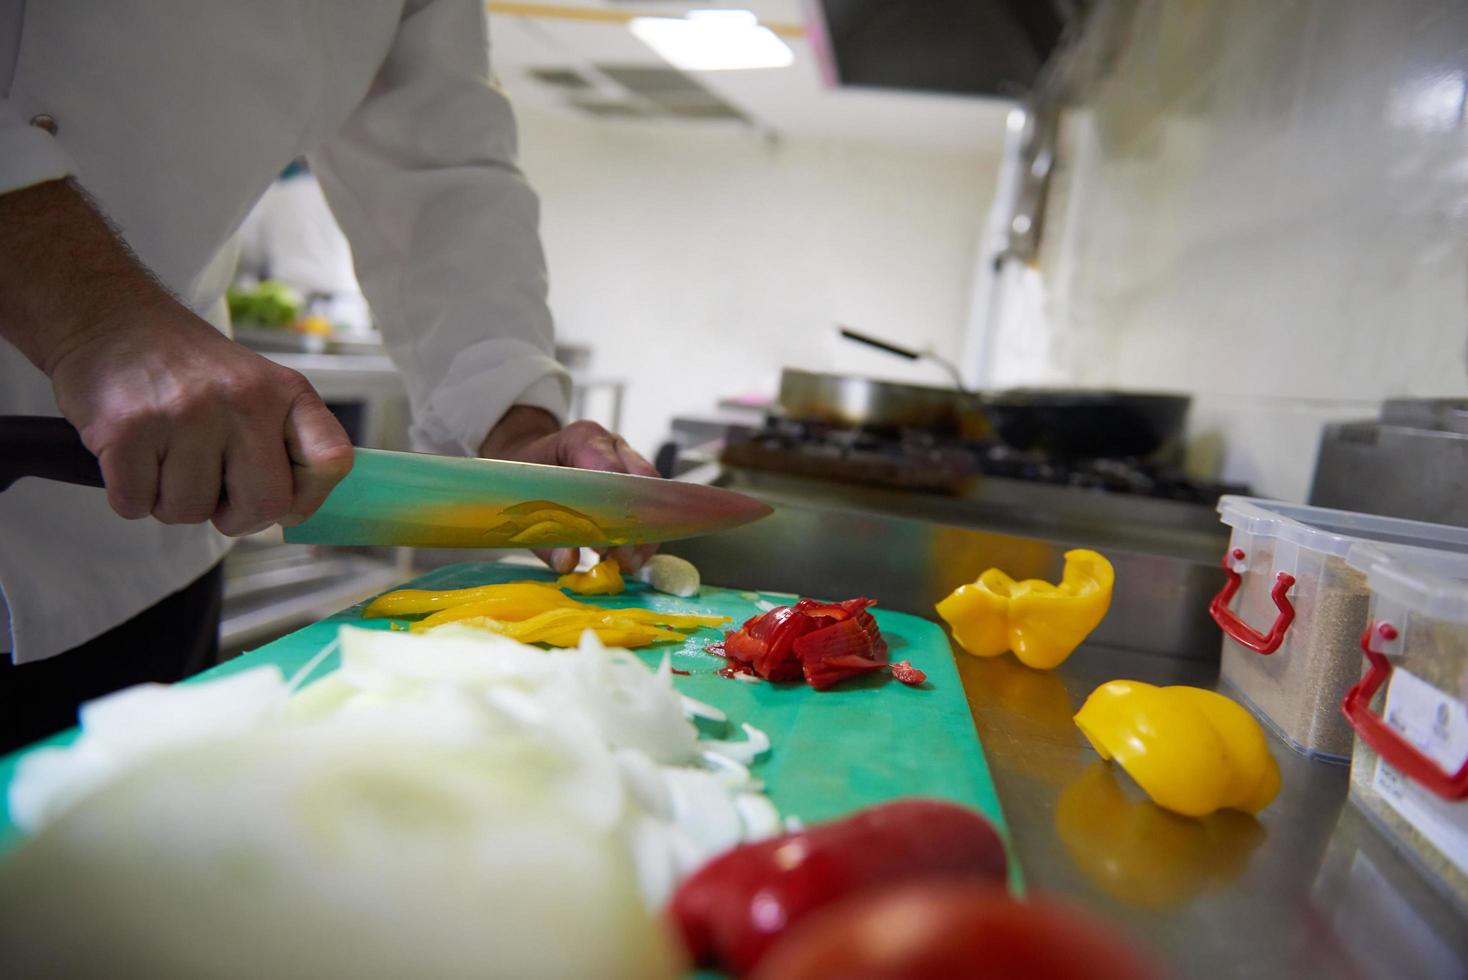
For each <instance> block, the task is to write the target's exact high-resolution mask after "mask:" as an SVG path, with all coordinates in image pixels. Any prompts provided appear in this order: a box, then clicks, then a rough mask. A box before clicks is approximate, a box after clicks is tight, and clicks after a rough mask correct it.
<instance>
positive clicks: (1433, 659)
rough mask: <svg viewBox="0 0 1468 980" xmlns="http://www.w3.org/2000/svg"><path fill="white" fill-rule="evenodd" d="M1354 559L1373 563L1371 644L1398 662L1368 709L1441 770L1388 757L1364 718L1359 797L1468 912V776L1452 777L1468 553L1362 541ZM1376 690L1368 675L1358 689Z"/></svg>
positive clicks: (1464, 691) (1465, 686)
mask: <svg viewBox="0 0 1468 980" xmlns="http://www.w3.org/2000/svg"><path fill="white" fill-rule="evenodd" d="M1352 561H1353V563H1356V564H1360V565H1362V566H1364V567H1367V568H1368V575H1367V578H1368V582H1369V584H1370V587H1371V591H1372V600H1371V614H1370V615H1371V618H1370V622H1371V627H1372V631H1371V633H1370V634H1369V640H1368V642H1370V643H1371V644H1372V648H1373V649H1374V650H1377V651H1379V653H1380V654H1384V655H1385V657H1384V663H1385V664H1386V665H1387V666H1388V667H1389V669H1390V674H1389V677H1388V678H1387V680H1386V682H1385V683H1383V684H1382V685H1381V687H1380V689H1378V690H1377V691H1376V692H1375V694H1374V695H1373V696H1372V697H1371V700H1370V702H1369V703H1368V704H1364V705H1362V707H1364V708H1366V709H1368V710H1369V711H1370V713H1371V714H1373V715H1376V716H1378V717H1381V718H1383V719H1384V722H1385V727H1386V728H1388V729H1390V730H1391V731H1393V732H1395V733H1397V736H1396V737H1398V738H1400V739H1401V740H1403V741H1404V742H1405V744H1406V745H1409V746H1411V748H1412V749H1413V750H1414V754H1415V755H1417V756H1418V757H1419V760H1420V761H1419V765H1420V766H1421V767H1423V768H1422V769H1421V770H1418V772H1419V773H1420V772H1427V773H1429V774H1431V773H1434V772H1435V774H1436V776H1437V777H1438V778H1435V779H1434V780H1433V781H1432V783H1431V784H1429V783H1426V782H1423V781H1422V779H1421V778H1419V776H1418V775H1414V773H1413V772H1407V771H1404V770H1401V769H1398V768H1396V767H1394V766H1392V765H1389V764H1388V763H1386V762H1385V761H1384V760H1383V759H1382V758H1381V757H1380V755H1379V754H1378V752H1377V751H1376V749H1374V748H1373V747H1372V740H1371V737H1370V735H1371V733H1370V730H1369V728H1367V727H1366V726H1365V725H1364V724H1362V725H1361V726H1360V731H1361V732H1362V734H1358V736H1357V738H1356V745H1355V754H1354V755H1353V757H1352V760H1351V791H1350V792H1351V800H1352V801H1353V802H1354V803H1355V804H1356V805H1357V806H1359V807H1360V808H1361V810H1362V811H1363V812H1364V813H1365V814H1366V815H1367V816H1368V817H1369V818H1370V819H1371V821H1372V822H1373V823H1375V824H1376V825H1377V827H1379V828H1380V829H1381V830H1382V831H1383V832H1384V833H1385V834H1386V835H1387V836H1388V837H1390V838H1392V839H1393V840H1394V842H1395V843H1396V844H1397V845H1398V846H1399V847H1400V848H1401V849H1402V850H1403V851H1404V852H1405V853H1406V854H1407V855H1408V857H1409V858H1410V859H1411V861H1412V863H1413V864H1415V865H1416V866H1417V867H1418V869H1419V870H1421V871H1422V872H1424V874H1425V876H1426V877H1427V878H1428V879H1429V880H1431V881H1432V882H1433V883H1434V884H1435V885H1437V886H1438V887H1439V888H1440V889H1441V890H1442V891H1444V892H1446V893H1447V894H1448V895H1449V896H1451V897H1452V898H1453V899H1454V900H1455V901H1456V902H1458V903H1459V904H1460V905H1461V906H1462V907H1463V908H1464V909H1465V910H1468V782H1464V781H1458V782H1459V783H1460V784H1461V785H1458V786H1457V792H1456V793H1454V792H1453V780H1451V778H1449V777H1450V776H1451V774H1455V773H1458V772H1462V771H1464V763H1465V761H1468V707H1465V702H1468V556H1461V555H1443V556H1437V557H1436V558H1435V559H1432V560H1425V559H1423V558H1421V556H1418V557H1417V558H1416V560H1415V561H1414V559H1413V558H1412V557H1409V556H1403V555H1402V554H1400V553H1399V554H1391V553H1388V552H1385V551H1383V550H1381V549H1376V548H1370V547H1362V548H1360V549H1357V551H1355V552H1353V554H1352ZM1359 642H1360V641H1359V640H1358V643H1359ZM1358 649H1359V647H1358ZM1369 693H1370V691H1369V689H1368V688H1367V682H1365V681H1363V682H1362V687H1361V688H1360V689H1358V690H1356V691H1353V692H1352V696H1353V698H1355V697H1358V696H1359V697H1361V698H1363V699H1364V698H1365V697H1366V696H1367V695H1368V694H1369ZM1363 721H1364V719H1363ZM1435 790H1436V791H1435ZM1444 793H1446V795H1444Z"/></svg>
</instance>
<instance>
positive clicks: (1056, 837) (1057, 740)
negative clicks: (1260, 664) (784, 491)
mask: <svg viewBox="0 0 1468 980" xmlns="http://www.w3.org/2000/svg"><path fill="white" fill-rule="evenodd" d="M955 656H956V657H957V659H958V666H959V673H960V676H961V677H962V678H963V682H964V688H965V690H966V692H967V694H968V698H969V705H970V707H971V709H972V710H973V715H974V723H975V726H976V728H977V731H978V733H979V738H980V740H981V741H982V742H983V744H984V748H985V752H986V755H987V758H988V761H989V766H990V769H991V770H992V772H993V775H994V782H995V785H996V787H997V788H998V791H999V798H1000V801H1001V803H1002V804H1003V806H1004V813H1005V818H1006V820H1007V821H1008V823H1009V825H1010V827H1011V828H1012V830H1013V834H1014V847H1015V850H1016V853H1017V857H1018V859H1019V861H1020V864H1021V866H1022V867H1023V869H1024V873H1025V879H1026V882H1027V883H1028V885H1029V887H1031V888H1033V889H1035V890H1036V891H1043V892H1054V893H1060V894H1063V895H1065V896H1067V897H1068V898H1070V899H1071V900H1072V901H1077V902H1079V903H1080V904H1082V905H1084V906H1089V907H1091V908H1092V909H1094V910H1095V911H1097V912H1099V913H1101V914H1103V915H1105V916H1107V917H1108V918H1110V919H1111V920H1112V921H1115V922H1117V923H1118V924H1119V925H1120V926H1121V927H1123V928H1124V929H1126V930H1127V931H1128V932H1129V933H1130V934H1132V935H1133V936H1135V937H1136V938H1137V939H1138V940H1140V941H1141V942H1142V943H1144V944H1145V945H1146V946H1147V947H1149V948H1151V949H1153V950H1156V951H1158V952H1160V953H1161V954H1162V955H1163V956H1164V958H1165V959H1166V960H1167V961H1168V962H1169V963H1170V964H1171V965H1172V967H1173V968H1174V969H1175V970H1176V972H1177V974H1178V975H1180V976H1187V977H1214V976H1217V977H1244V976H1247V977H1261V978H1263V977H1300V976H1335V975H1342V976H1351V977H1363V978H1378V977H1379V978H1382V980H1387V978H1393V980H1395V978H1401V977H1408V976H1410V977H1413V978H1419V977H1420V978H1427V977H1461V976H1463V975H1464V973H1465V970H1468V923H1465V922H1464V921H1463V919H1462V918H1461V917H1460V916H1459V914H1458V912H1457V911H1456V910H1455V909H1454V908H1453V906H1452V905H1451V904H1450V903H1449V902H1448V901H1447V900H1446V899H1444V898H1443V897H1442V896H1440V895H1439V894H1438V893H1437V892H1436V891H1434V890H1433V889H1432V887H1431V886H1430V885H1429V884H1428V883H1427V882H1426V881H1425V880H1423V879H1422V878H1420V877H1419V876H1418V875H1417V874H1416V873H1415V871H1413V869H1412V868H1411V867H1409V866H1408V865H1407V864H1406V863H1405V862H1404V861H1403V859H1402V858H1401V857H1400V856H1399V855H1397V854H1396V853H1395V852H1394V851H1393V850H1392V847H1391V845H1390V843H1389V842H1387V841H1386V840H1385V839H1384V838H1382V837H1380V835H1378V834H1377V833H1376V832H1375V831H1374V829H1373V828H1371V827H1370V825H1369V824H1367V822H1366V821H1365V819H1364V818H1363V817H1362V815H1361V814H1360V813H1359V812H1358V811H1357V810H1356V809H1355V808H1354V807H1353V806H1351V805H1349V804H1347V803H1346V785H1347V770H1346V768H1345V767H1343V766H1338V765H1332V764H1329V763H1323V762H1317V761H1312V760H1309V759H1306V758H1305V757H1303V756H1301V755H1298V754H1297V753H1295V752H1294V751H1292V750H1291V749H1290V748H1289V747H1288V746H1286V745H1285V744H1284V743H1283V742H1282V741H1280V740H1279V739H1278V738H1277V737H1275V736H1274V735H1270V736H1269V737H1270V749H1271V751H1272V752H1273V754H1274V756H1275V758H1276V759H1277V760H1278V761H1279V763H1280V771H1281V775H1282V777H1283V785H1282V788H1281V791H1280V795H1279V797H1278V798H1277V799H1276V800H1275V801H1274V803H1272V804H1271V805H1270V806H1269V807H1267V808H1265V809H1264V811H1263V812H1261V813H1260V814H1259V815H1258V817H1257V818H1255V817H1250V816H1248V815H1247V814H1243V813H1233V812H1220V813H1217V814H1214V815H1213V816H1211V817H1209V818H1207V819H1205V820H1190V819H1187V818H1184V817H1179V816H1176V815H1174V814H1171V813H1168V812H1167V811H1165V810H1162V809H1160V808H1158V807H1157V806H1155V805H1154V804H1152V803H1151V802H1150V801H1148V800H1147V799H1146V798H1145V796H1144V795H1143V794H1142V793H1141V791H1140V790H1139V789H1138V788H1137V787H1136V785H1135V784H1134V783H1132V781H1131V780H1130V778H1128V777H1127V776H1126V775H1125V773H1124V772H1122V770H1121V769H1120V768H1118V767H1115V766H1112V765H1109V764H1107V763H1104V762H1102V761H1101V760H1100V759H1099V758H1098V757H1097V755H1096V753H1095V752H1094V751H1093V750H1092V749H1091V748H1090V747H1089V746H1088V745H1087V744H1086V742H1085V739H1084V738H1082V737H1081V736H1080V733H1079V732H1078V731H1077V729H1076V727H1075V725H1074V723H1073V722H1072V721H1071V714H1072V713H1073V712H1074V711H1075V710H1077V709H1079V707H1080V705H1081V704H1082V702H1084V700H1085V698H1086V696H1087V695H1089V694H1090V693H1091V691H1092V690H1093V689H1094V688H1095V687H1096V686H1098V685H1100V684H1102V683H1105V682H1106V681H1109V680H1113V679H1115V678H1130V679H1134V680H1142V681H1146V682H1148V683H1153V684H1193V685H1196V686H1199V687H1209V688H1211V687H1215V686H1216V684H1217V670H1216V668H1214V667H1213V666H1211V665H1207V664H1200V663H1198V662H1196V661H1193V662H1190V661H1186V660H1180V659H1177V658H1171V657H1165V656H1156V655H1148V654H1141V653H1136V652H1134V651H1129V650H1122V649H1117V648H1114V647H1103V646H1098V645H1094V644H1090V645H1086V646H1083V647H1082V648H1081V649H1080V650H1078V651H1077V652H1076V653H1075V654H1074V655H1073V656H1072V657H1071V658H1070V659H1069V660H1068V661H1066V662H1065V663H1064V664H1063V665H1061V666H1060V667H1059V668H1057V669H1056V670H1055V671H1053V672H1050V673H1040V672H1037V671H1032V670H1030V669H1029V668H1027V667H1024V666H1023V665H1021V664H1020V663H1018V662H1017V661H1015V660H1014V659H1013V657H1011V656H1009V655H1005V656H1004V657H1001V658H996V659H993V660H983V661H981V660H978V659H977V658H974V657H970V656H968V655H967V654H965V653H963V652H962V651H960V650H957V649H955Z"/></svg>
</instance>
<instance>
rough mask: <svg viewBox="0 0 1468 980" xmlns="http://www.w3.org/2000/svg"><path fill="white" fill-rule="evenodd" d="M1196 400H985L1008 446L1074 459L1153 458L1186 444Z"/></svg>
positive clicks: (1020, 395) (1054, 396)
mask: <svg viewBox="0 0 1468 980" xmlns="http://www.w3.org/2000/svg"><path fill="white" fill-rule="evenodd" d="M1191 403H1192V399H1191V398H1189V397H1188V396H1187V395H1170V394H1161V393H1154V392H1132V391H1085V390H1079V389H1068V388H1017V389H1014V390H1012V391H1001V392H997V393H994V394H989V395H986V396H984V411H985V412H986V413H987V414H988V416H989V422H990V424H991V425H993V426H994V432H995V433H996V434H997V435H998V436H999V438H1000V440H1002V441H1003V442H1004V444H1005V445H1007V446H1010V447H1012V448H1014V449H1019V450H1036V451H1039V452H1043V453H1046V454H1048V455H1051V456H1057V457H1063V458H1073V459H1114V458H1122V457H1147V456H1151V455H1153V454H1155V453H1157V452H1158V451H1160V450H1162V449H1164V448H1167V447H1168V446H1169V445H1172V444H1175V443H1176V442H1177V441H1178V440H1180V439H1181V437H1182V433H1183V424H1184V423H1185V422H1186V421H1187V416H1188V407H1189V406H1190V405H1191Z"/></svg>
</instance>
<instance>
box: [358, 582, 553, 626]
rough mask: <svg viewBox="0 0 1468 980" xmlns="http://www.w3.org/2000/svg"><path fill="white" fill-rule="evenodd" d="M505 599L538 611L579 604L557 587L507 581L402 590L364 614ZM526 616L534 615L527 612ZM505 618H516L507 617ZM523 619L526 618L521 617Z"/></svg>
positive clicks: (396, 614) (405, 613)
mask: <svg viewBox="0 0 1468 980" xmlns="http://www.w3.org/2000/svg"><path fill="white" fill-rule="evenodd" d="M489 600H502V601H507V602H512V603H520V602H523V603H526V604H534V603H539V607H538V609H537V611H539V610H540V609H548V608H551V607H553V606H556V605H567V604H570V605H576V604H577V603H576V600H575V599H572V598H571V597H569V596H567V595H566V594H565V593H563V592H562V591H561V590H560V589H558V588H556V587H555V586H554V585H550V584H548V583H545V582H507V583H505V584H503V585H476V586H474V587H473V588H468V589H449V590H447V591H445V590H442V589H399V590H398V591H396V592H389V593H387V594H385V595H380V596H378V597H377V598H376V599H373V600H372V601H371V602H370V603H368V605H367V608H366V609H364V610H363V611H362V617H363V618H364V619H377V618H380V617H384V616H391V617H394V618H397V617H402V616H419V615H422V614H423V613H431V612H437V611H439V610H441V609H451V608H453V607H454V606H463V605H468V604H469V603H475V602H485V601H489ZM525 615H526V616H529V615H532V614H531V613H526V614H525ZM504 618H507V619H508V618H514V617H509V616H506V617H504ZM520 618H524V617H520Z"/></svg>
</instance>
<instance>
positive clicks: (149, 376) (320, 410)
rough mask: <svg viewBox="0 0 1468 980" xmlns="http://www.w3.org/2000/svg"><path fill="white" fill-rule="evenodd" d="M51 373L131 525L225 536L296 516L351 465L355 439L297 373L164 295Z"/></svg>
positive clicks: (111, 498) (102, 330) (113, 324)
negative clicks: (204, 526)
mask: <svg viewBox="0 0 1468 980" xmlns="http://www.w3.org/2000/svg"><path fill="white" fill-rule="evenodd" d="M50 375H51V384H52V388H53V389H54V390H55V392H56V404H57V406H58V407H59V408H60V409H61V413H62V414H63V415H65V416H66V417H67V419H69V420H70V421H71V423H72V424H73V425H75V426H76V427H77V430H78V431H79V432H80V433H81V436H82V442H83V443H85V444H86V447H87V448H88V449H90V450H91V451H92V453H93V454H95V455H96V457H97V460H98V462H100V463H101V464H102V479H103V481H104V482H105V483H106V485H107V500H108V503H110V504H111V505H112V509H113V510H115V511H117V513H119V514H121V515H122V516H123V517H126V518H128V519H130V520H131V519H136V518H140V517H146V516H148V515H150V514H151V515H152V516H153V517H156V518H157V519H158V520H160V521H162V522H163V523H165V524H201V523H203V522H204V521H212V522H213V524H214V526H215V527H216V528H218V529H219V530H220V531H222V532H223V533H225V534H230V535H239V534H249V533H252V532H254V531H259V530H261V529H263V528H266V527H269V526H270V525H271V524H275V523H280V524H284V525H291V524H298V523H300V522H301V521H303V520H305V519H306V518H307V517H309V516H310V515H311V514H312V513H313V512H314V511H315V510H316V508H317V507H319V506H321V502H322V501H323V500H325V499H326V495H327V494H328V493H330V492H331V489H332V487H334V486H336V484H337V482H338V481H340V480H341V478H342V477H344V476H346V474H347V471H348V470H350V469H351V468H352V445H351V441H350V440H349V439H348V438H347V434H346V432H344V431H343V430H342V427H341V424H340V423H339V422H338V421H337V420H336V417H335V416H333V415H332V414H331V412H330V411H329V410H328V409H327V407H326V405H325V404H324V403H323V402H322V401H321V398H320V396H318V395H317V394H316V392H315V391H314V390H313V389H312V388H311V385H310V383H309V382H307V381H306V379H305V378H303V377H302V376H301V375H300V374H298V373H296V372H295V371H292V370H289V369H288V368H284V367H281V366H280V365H278V364H276V363H274V362H272V361H270V360H268V359H266V358H264V357H261V356H260V355H259V354H256V353H254V352H253V351H250V350H247V349H246V348H244V347H241V346H240V345H239V344H236V343H234V342H233V341H231V340H229V339H228V338H226V337H224V336H223V335H222V334H220V333H219V331H218V330H216V329H214V327H212V326H210V325H209V324H208V323H207V322H205V321H204V320H201V319H199V318H198V317H196V316H194V314H193V313H191V312H189V311H188V310H187V309H185V308H184V307H182V306H181V305H179V304H178V303H176V302H174V301H172V300H171V299H169V300H166V301H164V302H161V303H159V304H157V305H156V306H154V307H152V308H149V309H141V310H128V311H127V312H126V313H125V314H122V315H120V316H118V317H116V318H114V319H112V320H109V321H107V322H104V323H100V324H98V325H97V329H96V330H94V331H92V332H91V333H90V334H89V335H88V337H87V338H86V339H85V340H84V341H82V342H79V343H77V344H75V345H73V346H70V347H68V349H67V350H66V351H65V352H64V353H63V354H62V355H61V356H60V357H58V358H56V359H55V361H54V362H53V364H52V365H51V367H50ZM221 498H223V499H221Z"/></svg>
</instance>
